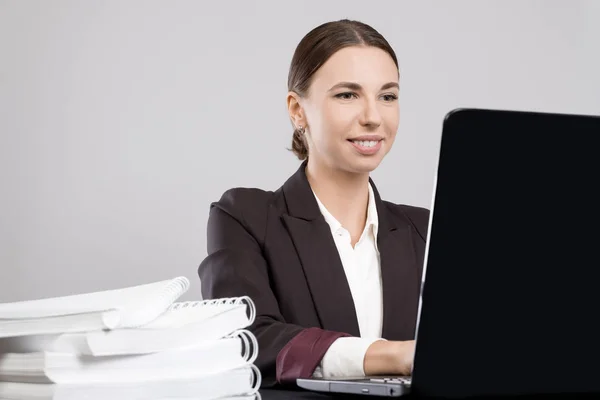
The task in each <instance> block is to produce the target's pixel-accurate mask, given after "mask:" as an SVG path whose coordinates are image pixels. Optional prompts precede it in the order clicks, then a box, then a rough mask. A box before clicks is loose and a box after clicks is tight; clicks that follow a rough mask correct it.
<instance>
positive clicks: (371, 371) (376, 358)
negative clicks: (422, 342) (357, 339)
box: [363, 340, 415, 376]
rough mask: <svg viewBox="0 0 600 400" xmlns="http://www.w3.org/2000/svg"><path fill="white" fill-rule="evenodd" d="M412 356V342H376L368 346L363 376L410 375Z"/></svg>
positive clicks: (413, 350)
mask: <svg viewBox="0 0 600 400" xmlns="http://www.w3.org/2000/svg"><path fill="white" fill-rule="evenodd" d="M414 356H415V341H414V340H407V341H385V340H378V341H376V342H374V343H373V344H372V345H371V346H369V348H368V349H367V353H366V354H365V359H364V364H363V367H364V370H365V375H405V376H406V375H410V374H411V373H412V366H413V359H414Z"/></svg>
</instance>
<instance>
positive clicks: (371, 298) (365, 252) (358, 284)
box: [313, 185, 383, 378]
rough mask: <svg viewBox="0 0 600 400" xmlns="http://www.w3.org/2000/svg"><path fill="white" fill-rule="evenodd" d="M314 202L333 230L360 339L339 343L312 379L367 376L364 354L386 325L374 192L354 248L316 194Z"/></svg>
mask: <svg viewBox="0 0 600 400" xmlns="http://www.w3.org/2000/svg"><path fill="white" fill-rule="evenodd" d="M313 194H314V192H313ZM315 198H316V200H317V203H318V205H319V209H320V210H321V213H322V214H323V217H324V218H325V221H327V223H328V224H329V227H330V228H331V234H332V235H333V239H334V241H335V245H336V247H337V250H338V253H339V255H340V259H341V261H342V265H343V267H344V272H345V274H346V278H347V279H348V285H349V286H350V292H351V293H352V299H353V300H354V307H355V309H356V317H357V320H358V326H359V329H360V337H344V338H339V339H337V340H336V341H335V342H334V343H333V344H332V345H331V346H330V348H329V350H328V351H327V352H326V353H325V356H324V357H323V359H322V360H321V363H320V364H319V366H318V367H317V369H316V370H315V372H314V374H313V376H315V377H326V378H329V377H340V376H345V377H349V376H364V375H365V372H364V368H363V365H364V358H365V354H366V352H367V349H368V347H369V346H370V345H371V344H372V343H373V342H374V341H376V340H379V339H381V329H382V321H383V300H382V291H381V268H380V260H379V250H378V248H377V231H378V228H379V219H378V216H377V206H376V204H375V196H374V193H373V188H372V187H371V185H369V203H368V208H367V221H366V224H365V228H364V230H363V232H362V235H361V236H360V239H359V240H358V242H357V243H356V245H355V247H354V248H353V247H352V245H351V238H350V233H349V232H348V231H347V230H346V229H345V228H344V227H343V226H342V225H341V224H340V223H339V222H338V221H337V220H336V219H335V218H334V217H333V215H331V213H330V212H329V211H327V209H326V208H325V206H324V205H323V203H321V201H320V200H319V198H318V197H317V195H316V194H315Z"/></svg>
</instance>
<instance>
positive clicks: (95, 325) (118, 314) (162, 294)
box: [0, 277, 190, 338]
mask: <svg viewBox="0 0 600 400" xmlns="http://www.w3.org/2000/svg"><path fill="white" fill-rule="evenodd" d="M189 286H190V282H189V280H188V279H187V278H185V277H177V278H174V279H169V280H163V281H159V282H154V283H149V284H143V285H138V286H131V287H126V288H120V289H113V290H105V291H99V292H92V293H82V294H75V295H69V296H62V297H53V298H44V299H38V300H27V301H20V302H13V303H2V304H0V338H2V337H14V336H24V335H36V334H52V333H65V332H85V331H92V330H101V329H109V330H110V329H117V328H133V327H137V326H141V325H145V324H148V323H150V322H152V321H153V320H155V319H156V318H157V317H158V316H159V315H161V314H163V313H164V312H165V311H166V310H167V309H168V308H169V307H170V306H171V305H172V304H173V303H174V302H175V301H176V300H177V299H178V298H179V297H180V296H181V295H183V294H184V293H185V292H186V291H187V290H188V288H189Z"/></svg>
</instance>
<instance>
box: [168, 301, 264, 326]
mask: <svg viewBox="0 0 600 400" xmlns="http://www.w3.org/2000/svg"><path fill="white" fill-rule="evenodd" d="M226 304H227V305H238V304H246V306H247V307H248V310H247V311H248V320H249V321H250V324H252V323H253V322H254V319H255V318H256V306H255V305H254V302H253V301H252V299H251V298H250V297H248V296H241V297H223V298H220V299H211V300H196V301H180V302H177V303H173V304H172V305H171V306H170V307H169V311H173V310H181V309H187V308H196V307H206V306H220V305H226Z"/></svg>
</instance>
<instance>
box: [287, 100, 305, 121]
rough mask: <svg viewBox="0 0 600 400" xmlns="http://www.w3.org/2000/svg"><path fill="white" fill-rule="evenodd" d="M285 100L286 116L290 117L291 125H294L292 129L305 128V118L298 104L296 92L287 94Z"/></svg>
mask: <svg viewBox="0 0 600 400" xmlns="http://www.w3.org/2000/svg"><path fill="white" fill-rule="evenodd" d="M286 100H287V108H288V114H289V115H290V120H291V121H292V124H294V128H296V129H297V128H298V127H299V126H304V127H306V116H305V114H304V110H303V109H302V105H301V104H300V101H301V98H300V96H299V95H298V94H297V93H296V92H288V94H287V98H286Z"/></svg>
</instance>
